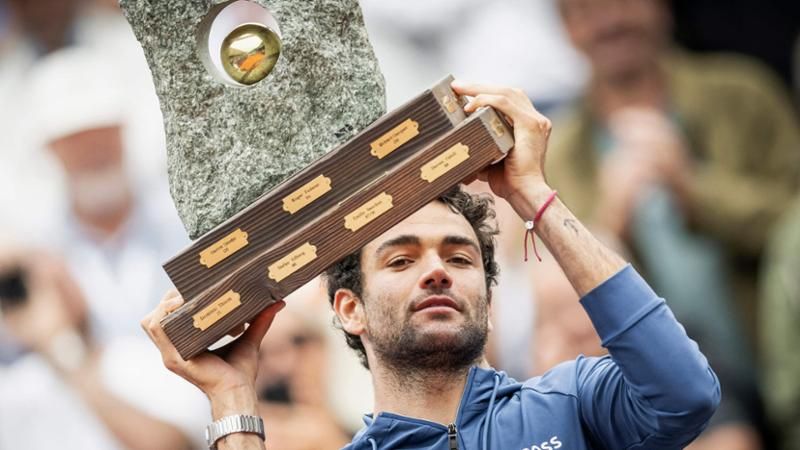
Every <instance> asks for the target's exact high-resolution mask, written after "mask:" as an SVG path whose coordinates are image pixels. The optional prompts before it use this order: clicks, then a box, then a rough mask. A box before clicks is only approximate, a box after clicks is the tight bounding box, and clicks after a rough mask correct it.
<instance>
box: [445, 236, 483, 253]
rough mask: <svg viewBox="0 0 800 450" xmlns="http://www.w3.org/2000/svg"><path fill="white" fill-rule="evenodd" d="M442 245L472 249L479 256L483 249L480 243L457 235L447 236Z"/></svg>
mask: <svg viewBox="0 0 800 450" xmlns="http://www.w3.org/2000/svg"><path fill="white" fill-rule="evenodd" d="M442 243H443V244H444V245H452V246H467V247H472V248H473V249H475V251H476V252H478V254H480V253H481V248H480V247H479V246H478V243H477V242H475V241H474V240H473V239H470V238H468V237H464V236H456V235H451V236H446V237H445V238H444V241H443V242H442Z"/></svg>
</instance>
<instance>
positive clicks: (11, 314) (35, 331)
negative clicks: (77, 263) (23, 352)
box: [0, 251, 89, 369]
mask: <svg viewBox="0 0 800 450" xmlns="http://www.w3.org/2000/svg"><path fill="white" fill-rule="evenodd" d="M11 271H18V272H19V273H20V274H21V275H22V283H23V284H24V286H25V291H26V294H27V295H26V298H24V299H22V300H21V301H19V302H18V303H16V304H15V305H13V306H7V307H4V308H3V321H4V323H5V325H6V327H7V329H8V331H9V332H10V333H11V335H12V336H13V337H14V338H15V339H16V340H17V341H18V342H19V343H20V344H22V345H23V346H25V347H26V348H28V349H29V350H32V351H35V352H37V353H39V354H40V355H41V356H42V357H44V358H45V359H46V360H47V361H48V362H50V363H51V364H52V365H53V366H54V367H56V368H57V369H64V367H63V366H64V364H70V362H69V360H70V359H77V360H79V358H82V357H83V356H84V355H83V353H84V352H85V350H86V345H87V343H88V341H89V336H88V333H87V319H88V316H87V309H86V304H85V302H84V300H83V297H82V296H81V293H80V290H79V288H78V287H77V285H76V284H75V282H74V281H73V280H72V278H71V277H70V275H69V273H68V271H67V268H66V266H65V265H64V264H63V263H62V262H61V261H60V260H58V259H57V258H55V257H53V256H51V255H46V254H44V253H41V252H35V251H29V252H25V251H16V252H8V253H4V255H3V257H2V260H0V274H3V273H10V272H11Z"/></svg>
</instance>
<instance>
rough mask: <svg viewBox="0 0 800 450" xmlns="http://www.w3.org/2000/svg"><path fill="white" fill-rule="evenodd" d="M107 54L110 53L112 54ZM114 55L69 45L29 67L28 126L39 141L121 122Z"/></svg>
mask: <svg viewBox="0 0 800 450" xmlns="http://www.w3.org/2000/svg"><path fill="white" fill-rule="evenodd" d="M112 56H113V55H112ZM115 60H116V59H115V58H114V57H108V58H103V55H102V54H101V53H99V51H98V50H93V49H89V48H84V47H70V48H66V49H62V50H58V51H56V52H53V53H51V54H49V55H47V56H45V57H44V58H42V59H41V60H40V61H38V62H37V63H35V64H34V65H33V66H32V67H31V68H30V74H31V78H30V84H29V85H28V88H29V93H30V102H29V103H28V107H29V108H30V109H31V111H32V114H31V116H30V117H31V120H32V122H33V123H32V127H33V131H34V133H35V134H36V137H37V140H38V141H39V142H42V143H44V144H46V143H49V142H52V141H54V140H56V139H59V138H62V137H65V136H69V135H71V134H74V133H77V132H80V131H86V130H92V129H97V128H105V127H109V126H115V125H119V126H122V125H123V123H124V116H125V114H124V112H125V104H124V100H123V98H124V97H123V87H122V86H121V84H122V83H123V81H122V80H124V79H126V78H125V77H124V76H122V75H123V74H119V73H117V69H118V68H117V67H115V64H114V61H115Z"/></svg>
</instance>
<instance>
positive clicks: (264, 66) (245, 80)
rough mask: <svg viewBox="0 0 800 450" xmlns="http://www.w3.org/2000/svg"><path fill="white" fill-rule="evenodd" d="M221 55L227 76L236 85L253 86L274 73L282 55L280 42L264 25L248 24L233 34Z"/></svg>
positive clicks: (223, 44)
mask: <svg viewBox="0 0 800 450" xmlns="http://www.w3.org/2000/svg"><path fill="white" fill-rule="evenodd" d="M220 51H221V53H222V67H224V68H225V72H227V73H228V75H230V77H231V78H233V79H234V80H235V81H237V82H239V83H241V84H246V85H251V84H255V83H258V82H259V81H261V80H263V79H264V78H266V77H267V75H269V73H270V72H272V68H273V67H275V63H276V62H278V56H280V54H281V40H280V38H279V37H278V35H277V34H275V32H274V31H272V30H270V29H269V28H267V27H265V26H264V25H261V24H257V23H247V24H244V25H241V26H239V27H237V28H236V29H234V30H233V31H231V33H230V34H229V35H228V36H227V37H226V38H225V40H224V41H222V49H221V50H220Z"/></svg>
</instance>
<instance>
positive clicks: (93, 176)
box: [50, 126, 130, 216]
mask: <svg viewBox="0 0 800 450" xmlns="http://www.w3.org/2000/svg"><path fill="white" fill-rule="evenodd" d="M50 149H51V150H52V152H53V154H54V155H55V157H56V159H58V161H59V163H60V164H61V167H62V168H63V169H64V174H65V175H66V179H67V183H68V186H69V194H70V196H71V199H72V202H73V204H74V205H75V206H76V207H77V208H79V209H80V210H81V211H82V212H84V213H87V214H91V215H94V216H102V215H105V214H113V213H116V212H117V211H119V209H120V208H122V207H123V206H124V205H125V203H126V201H127V198H128V195H129V188H130V187H129V181H128V177H127V175H126V173H125V167H124V150H123V143H122V134H121V128H120V127H118V126H112V127H106V128H98V129H91V130H86V131H81V132H78V133H74V134H71V135H69V136H65V137H62V138H59V139H56V140H54V141H52V142H50Z"/></svg>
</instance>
